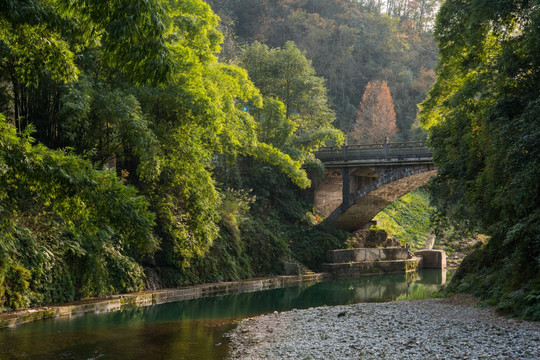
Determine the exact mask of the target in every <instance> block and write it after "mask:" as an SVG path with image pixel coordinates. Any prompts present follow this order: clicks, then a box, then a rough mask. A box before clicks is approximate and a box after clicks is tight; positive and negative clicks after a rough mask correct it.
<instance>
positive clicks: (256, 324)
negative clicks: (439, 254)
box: [228, 296, 540, 360]
mask: <svg viewBox="0 0 540 360" xmlns="http://www.w3.org/2000/svg"><path fill="white" fill-rule="evenodd" d="M228 336H229V337H230V340H231V354H230V359H242V360H259V359H260V360H263V359H273V360H275V359H299V360H300V359H301V360H307V359H310V360H315V359H325V360H329V359H340V360H341V359H519V360H537V359H540V323H534V322H526V321H521V320H516V319H509V318H505V317H502V316H499V315H497V314H495V312H494V311H493V310H492V309H489V308H481V307H479V305H478V304H477V303H476V302H474V300H472V299H471V298H468V297H461V296H454V297H451V298H449V299H429V300H419V301H400V302H392V303H363V304H355V305H346V306H335V307H319V308H312V309H307V310H293V311H288V312H283V313H273V314H268V315H263V316H259V317H256V318H252V319H246V320H244V321H242V322H240V324H239V326H238V327H237V328H236V329H235V330H234V331H232V332H231V333H230V334H228Z"/></svg>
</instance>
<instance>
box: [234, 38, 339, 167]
mask: <svg viewBox="0 0 540 360" xmlns="http://www.w3.org/2000/svg"><path fill="white" fill-rule="evenodd" d="M242 64H243V66H245V67H246V69H247V70H248V72H249V76H250V79H251V80H253V82H254V84H255V85H256V86H257V87H258V88H259V89H260V90H261V93H262V94H263V95H264V96H266V97H272V98H275V99H277V100H279V101H280V102H282V103H283V105H284V107H283V110H284V111H285V113H284V118H283V119H282V120H281V121H280V122H282V123H284V122H285V123H287V122H291V124H290V125H286V124H283V126H285V127H288V128H291V129H294V131H293V132H289V134H290V135H293V134H294V136H292V137H290V139H275V140H276V141H279V142H283V143H284V144H285V143H287V144H288V145H289V151H290V150H293V149H295V148H296V149H297V150H296V151H298V150H301V153H302V154H303V155H302V156H305V155H306V154H308V153H310V152H312V151H313V150H315V149H317V148H318V147H319V146H321V145H323V144H325V143H327V142H329V143H330V142H334V143H339V142H340V141H341V139H342V134H341V132H340V131H338V130H336V129H335V128H334V127H333V126H332V125H331V124H332V122H333V121H334V119H335V115H334V112H333V111H332V110H331V109H330V107H329V106H328V99H327V96H326V88H325V86H324V79H322V78H320V77H318V76H316V74H315V70H314V69H313V67H312V66H311V62H310V61H309V60H308V59H307V58H306V57H305V56H304V54H302V52H301V51H300V50H299V49H298V48H297V47H296V46H295V45H294V43H293V42H287V43H286V44H285V47H284V48H283V49H280V48H277V49H270V48H269V47H268V46H266V45H263V44H261V43H258V42H255V43H254V44H253V45H251V46H250V47H248V48H247V49H246V50H245V52H244V55H243V58H242ZM271 101H272V100H271ZM268 110H269V108H267V113H266V115H270V116H276V117H277V118H279V116H280V115H279V114H278V113H276V112H275V111H274V112H273V115H272V114H271V113H269V112H268ZM274 110H276V109H275V108H274ZM256 118H259V119H262V121H263V123H264V122H267V121H269V119H264V114H256ZM277 118H276V120H273V121H277ZM262 136H264V135H262ZM298 155H300V154H297V156H298ZM302 156H300V157H299V158H302Z"/></svg>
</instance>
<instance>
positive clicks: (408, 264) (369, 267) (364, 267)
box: [321, 257, 422, 278]
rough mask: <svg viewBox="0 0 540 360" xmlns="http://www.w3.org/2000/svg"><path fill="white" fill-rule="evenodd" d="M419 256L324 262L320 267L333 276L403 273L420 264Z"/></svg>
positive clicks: (413, 269) (414, 268)
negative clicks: (397, 258)
mask: <svg viewBox="0 0 540 360" xmlns="http://www.w3.org/2000/svg"><path fill="white" fill-rule="evenodd" d="M421 261H422V258H421V257H414V258H412V259H405V260H378V261H360V262H347V263H324V264H322V265H321V269H322V271H324V272H327V273H330V274H332V277H334V278H347V277H355V276H359V275H367V274H385V273H404V272H409V271H415V270H417V269H418V268H419V267H420V266H421Z"/></svg>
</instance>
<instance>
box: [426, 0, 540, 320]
mask: <svg viewBox="0 0 540 360" xmlns="http://www.w3.org/2000/svg"><path fill="white" fill-rule="evenodd" d="M539 8H540V2H539V1H518V0H505V1H499V2H497V6H494V4H493V2H492V1H487V0H475V1H461V0H447V1H446V2H445V3H444V4H443V6H442V7H441V10H440V13H439V15H438V18H437V24H436V27H435V38H436V41H437V45H438V47H439V49H440V56H441V60H440V63H439V65H438V68H437V81H436V82H435V85H434V86H433V88H432V89H431V90H430V92H429V96H428V98H427V100H426V101H424V102H423V104H422V106H421V107H422V112H421V118H422V123H423V125H424V126H425V127H426V128H429V130H430V137H429V141H430V144H431V146H433V148H434V152H433V156H434V160H435V162H436V164H437V167H438V174H439V175H438V177H437V178H436V179H435V181H434V182H433V184H432V194H433V199H434V200H435V202H436V205H437V206H438V208H439V209H442V210H443V211H444V213H445V214H446V215H447V216H449V217H450V218H451V219H454V221H455V222H456V223H460V224H461V226H464V225H466V226H467V227H469V228H472V229H475V230H477V231H482V232H484V233H486V234H489V235H490V236H491V239H490V240H489V242H488V243H487V244H486V245H485V246H484V247H483V248H481V249H479V250H478V251H476V252H475V253H474V254H473V255H471V256H470V257H469V258H467V259H466V261H464V263H463V264H462V266H461V267H460V270H459V272H458V273H457V274H456V276H455V281H453V283H452V286H451V290H452V291H468V292H472V293H474V294H476V295H478V296H481V297H483V298H486V299H489V300H490V301H491V302H492V303H493V304H496V305H497V306H498V307H499V308H501V309H504V310H506V311H509V312H510V313H512V314H515V315H520V316H526V317H529V318H533V319H537V320H538V319H540V301H538V300H539V299H540V235H539V234H540V210H539V208H538V204H540V191H539V190H540V188H539V185H538V184H539V183H538V178H539V176H540V164H539V159H540V154H539V150H540V147H539V144H540V123H539V121H540V117H539V116H538V114H539V113H540V102H539V98H540V86H539V84H540V55H539V54H540V40H539V39H540V11H539Z"/></svg>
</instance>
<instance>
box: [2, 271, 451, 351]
mask: <svg viewBox="0 0 540 360" xmlns="http://www.w3.org/2000/svg"><path fill="white" fill-rule="evenodd" d="M449 275H450V273H449ZM446 281H447V272H446V271H444V270H443V271H440V270H422V271H419V272H411V273H407V274H385V275H370V276H361V277H358V278H354V279H350V278H349V279H341V280H332V281H322V282H311V283H301V284H299V285H296V286H289V287H285V288H279V289H272V290H264V291H257V292H248V293H241V294H234V295H225V296H215V297H206V298H200V299H192V300H185V301H180V302H173V303H166V304H161V305H153V306H146V307H132V308H129V309H126V310H122V311H115V312H107V313H101V314H99V313H86V314H83V315H80V316H75V317H71V318H55V319H47V320H43V321H37V322H32V323H28V324H23V325H19V326H17V327H14V328H4V329H0V359H6V360H9V359H40V360H41V359H115V360H121V359H142V360H144V359H153V360H159V359H163V360H165V359H205V360H212V359H225V358H226V355H227V353H228V343H227V338H226V337H224V334H225V333H226V332H228V331H230V330H231V329H232V328H233V327H234V326H235V325H234V324H235V322H236V321H237V320H240V319H243V318H246V317H251V316H256V315H260V314H264V313H269V312H274V311H287V310H291V309H302V308H309V307H316V306H324V305H328V306H332V305H342V304H352V303H358V302H383V301H394V300H401V299H421V298H427V297H430V296H431V295H432V294H433V293H434V292H436V291H437V290H438V289H439V288H440V286H441V285H442V284H444V283H445V282H446Z"/></svg>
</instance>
